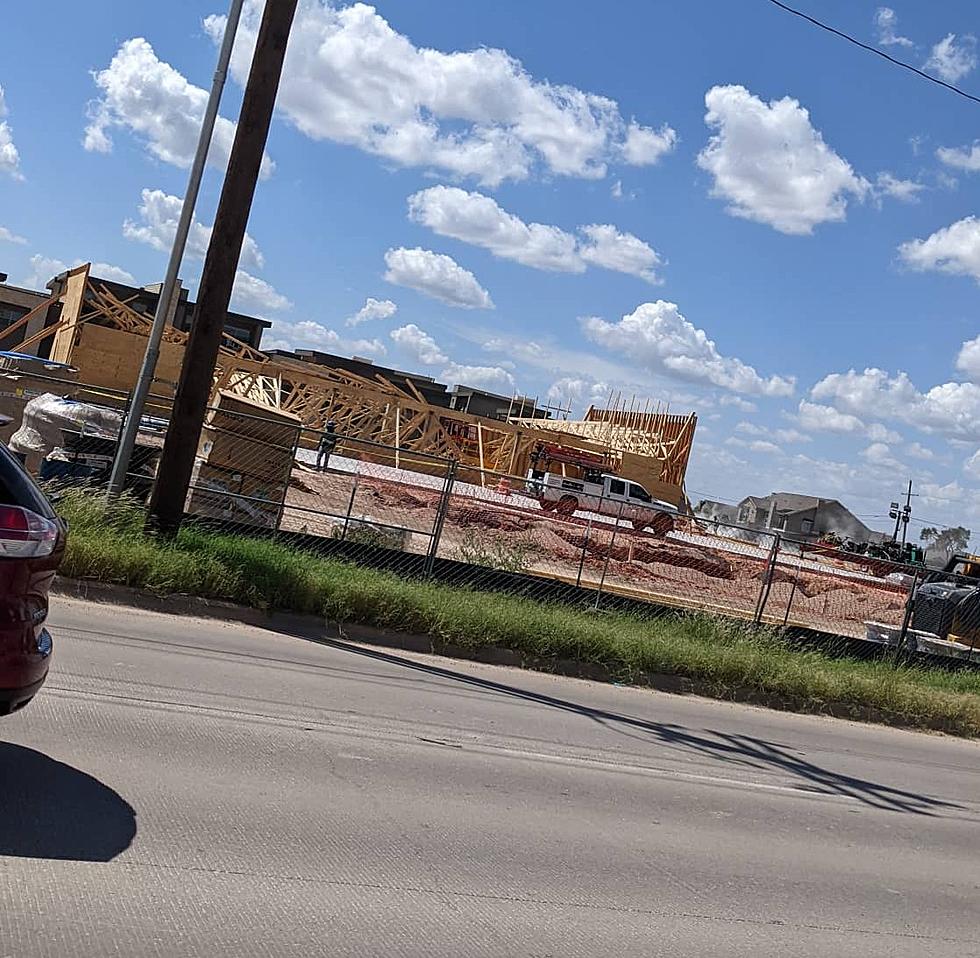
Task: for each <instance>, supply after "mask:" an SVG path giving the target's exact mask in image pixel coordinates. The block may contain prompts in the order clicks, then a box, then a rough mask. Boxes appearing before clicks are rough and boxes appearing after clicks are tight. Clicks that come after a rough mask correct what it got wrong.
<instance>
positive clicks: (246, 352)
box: [34, 266, 696, 503]
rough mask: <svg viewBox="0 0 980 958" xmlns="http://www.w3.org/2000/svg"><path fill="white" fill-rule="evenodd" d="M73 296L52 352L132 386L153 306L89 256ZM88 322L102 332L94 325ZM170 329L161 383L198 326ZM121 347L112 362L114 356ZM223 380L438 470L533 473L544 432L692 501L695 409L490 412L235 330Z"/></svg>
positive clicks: (220, 365)
mask: <svg viewBox="0 0 980 958" xmlns="http://www.w3.org/2000/svg"><path fill="white" fill-rule="evenodd" d="M62 304H63V305H62V313H61V318H60V320H59V322H58V323H57V324H56V325H55V326H52V327H49V328H48V329H47V330H44V331H43V333H42V334H40V337H41V338H44V337H45V336H52V335H53V336H54V337H55V339H54V344H53V347H52V350H53V351H52V358H53V359H54V358H57V359H58V360H59V361H61V362H70V363H71V364H72V365H74V366H76V367H77V368H78V369H79V380H80V381H81V382H89V381H92V380H93V379H95V380H97V381H98V382H99V384H100V385H104V386H111V387H112V388H116V389H121V390H129V389H132V387H133V385H134V384H135V379H136V372H137V370H138V369H139V366H140V363H141V362H142V356H143V341H145V338H146V337H147V336H148V335H149V332H150V327H151V325H152V321H151V319H150V317H148V316H144V315H142V314H140V313H137V312H136V311H135V310H134V309H132V308H131V307H130V306H129V305H128V304H127V303H125V302H123V301H121V300H119V299H117V298H116V297H115V296H114V295H113V294H112V293H111V292H110V291H109V290H108V289H107V288H106V287H104V286H101V285H98V286H96V285H94V284H93V283H92V282H91V281H90V279H89V276H88V267H87V266H86V267H78V268H77V269H75V270H71V271H70V272H69V274H68V277H67V282H66V284H65V291H64V293H63V295H62ZM88 328H92V329H98V332H94V333H91V334H89V333H88V332H86V329H88ZM88 335H91V342H89V341H88V340H87V339H86V337H87V336H88ZM37 338H38V337H34V339H37ZM163 341H164V344H165V346H164V348H163V349H162V351H161V355H162V358H161V361H160V364H159V365H158V367H157V371H156V372H157V382H156V383H155V384H154V391H156V392H159V393H164V394H169V393H172V387H173V383H174V382H175V381H176V378H177V371H176V368H179V361H178V358H177V357H178V356H180V357H182V354H183V349H184V347H185V345H186V342H187V334H186V333H184V332H182V331H180V330H177V329H174V328H173V327H170V326H168V327H166V328H165V330H164V339H163ZM114 343H118V344H119V345H118V347H117V346H116V345H115V344H114ZM96 344H98V346H97V345H96ZM168 345H169V346H171V347H173V349H168V348H167V346H168ZM100 347H101V350H100ZM55 350H57V355H55ZM100 351H101V353H102V355H101V357H100V355H99V353H100ZM124 352H131V353H135V356H134V358H133V361H132V362H125V363H124V362H121V361H115V357H117V356H118V355H119V354H121V353H124ZM164 354H165V356H164ZM110 355H111V356H112V357H114V361H112V362H110V361H109V359H108V358H106V357H108V356H110ZM110 380H111V381H110ZM168 385H169V386H170V389H169V390H167V389H166V386H168ZM222 392H224V393H228V394H234V395H237V396H240V397H246V398H247V399H249V400H250V401H251V402H253V403H257V404H259V406H260V407H262V408H264V409H265V410H272V409H275V410H280V411H282V412H284V413H289V414H292V415H293V416H295V417H296V419H297V420H298V421H299V422H300V423H302V425H303V426H305V427H307V428H308V429H310V430H319V429H322V428H323V426H324V424H325V423H326V422H327V420H329V419H333V420H335V421H336V422H337V432H338V433H340V434H341V435H342V436H348V437H353V438H358V439H364V440H368V441H370V442H373V443H378V444H380V445H387V446H394V445H396V444H397V445H398V446H399V447H400V449H401V450H404V452H405V453H416V456H415V462H414V463H412V464H409V460H408V458H407V457H406V456H405V455H403V454H402V453H401V452H400V453H399V454H398V456H397V464H399V465H402V466H408V467H410V468H414V469H420V470H423V471H429V467H428V466H427V463H428V460H427V459H426V456H432V457H439V458H442V459H455V460H457V461H458V463H459V465H460V476H461V478H463V479H466V480H469V481H481V480H482V478H483V475H482V470H489V471H494V472H499V473H504V474H507V475H516V476H521V475H524V473H525V472H526V471H527V469H528V467H529V464H530V455H531V453H532V451H533V450H534V449H535V447H536V446H537V445H538V444H539V443H554V442H556V441H559V442H561V443H562V444H564V445H569V446H574V447H575V448H577V449H581V450H584V451H587V452H592V453H595V454H597V455H601V456H604V457H605V458H606V461H607V462H608V465H609V468H610V470H611V471H619V472H621V473H622V474H624V475H627V476H629V477H630V478H633V479H635V480H636V481H639V482H642V483H643V484H644V485H645V486H646V487H647V488H648V490H649V491H650V492H651V493H652V494H653V495H655V496H657V497H658V498H663V499H667V500H668V501H671V502H674V503H680V502H682V501H683V488H682V487H683V480H684V473H685V470H686V467H687V461H688V457H689V454H690V448H691V441H692V439H693V436H694V428H695V425H696V417H695V416H693V415H691V416H687V417H683V416H668V415H666V414H662V413H660V412H656V413H638V412H635V411H626V412H621V411H618V410H602V409H595V408H592V409H590V410H589V411H588V413H587V414H586V418H585V419H584V420H580V421H577V422H576V421H567V422H565V421H560V420H558V421H555V420H541V419H521V420H512V421H510V422H500V421H497V420H491V419H484V418H482V417H478V416H473V415H470V414H468V413H463V412H458V411H456V410H451V409H446V408H444V407H441V406H433V405H430V404H429V403H427V402H425V401H424V399H423V398H422V397H421V396H420V395H419V393H418V391H417V390H405V389H400V388H399V387H397V386H395V385H394V384H393V383H391V382H389V381H388V380H386V379H384V378H382V377H380V376H379V377H376V378H375V379H368V378H365V377H362V376H358V375H356V374H354V373H350V372H347V371H346V370H340V369H331V368H329V367H324V366H317V365H314V364H312V363H306V362H303V361H301V360H295V359H290V358H286V357H270V356H268V355H266V354H265V353H262V352H259V351H258V350H256V349H253V348H251V347H250V346H248V345H246V344H245V343H242V342H241V341H239V340H237V339H235V338H234V337H232V336H228V335H227V334H226V335H225V336H224V338H223V341H222V345H221V348H220V350H219V355H218V360H217V365H216V367H215V375H214V386H213V393H212V395H213V397H214V398H215V399H216V398H217V397H218V396H219V394H221V393H222ZM212 401H214V399H213V400H212ZM300 442H301V444H302V445H304V446H307V447H312V446H314V445H315V443H316V436H315V435H314V434H313V433H312V432H306V433H304V434H303V435H302V437H301V440H300ZM363 455H364V457H365V458H372V457H374V458H377V459H378V461H383V462H385V463H386V464H392V465H394V464H396V457H395V454H394V453H392V452H391V451H390V450H383V449H377V450H374V451H371V450H367V451H365V452H364V453H363ZM389 460H390V463H389ZM444 468H445V466H444V464H442V463H439V462H438V461H436V460H435V459H433V460H432V461H431V471H433V472H441V471H443V470H444Z"/></svg>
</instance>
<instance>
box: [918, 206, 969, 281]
mask: <svg viewBox="0 0 980 958" xmlns="http://www.w3.org/2000/svg"><path fill="white" fill-rule="evenodd" d="M898 255H899V256H900V257H901V258H902V260H903V261H904V262H905V263H906V265H908V266H909V267H911V268H912V269H915V270H920V271H925V270H935V271H938V272H941V273H952V274H954V275H959V276H972V277H973V278H974V279H975V280H976V281H977V282H978V283H980V220H978V219H977V217H976V216H967V217H965V218H964V219H961V220H957V221H956V222H955V223H952V224H951V225H949V226H944V227H943V228H942V229H939V230H936V232H935V233H933V234H932V235H931V236H928V237H926V238H925V239H915V240H909V241H908V242H907V243H902V244H901V246H899V247H898Z"/></svg>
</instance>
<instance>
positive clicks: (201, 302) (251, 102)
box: [150, 0, 297, 534]
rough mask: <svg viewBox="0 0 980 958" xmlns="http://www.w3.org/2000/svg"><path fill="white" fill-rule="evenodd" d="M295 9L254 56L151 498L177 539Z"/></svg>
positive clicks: (271, 28)
mask: <svg viewBox="0 0 980 958" xmlns="http://www.w3.org/2000/svg"><path fill="white" fill-rule="evenodd" d="M296 4H297V0H267V2H266V5H265V11H264V13H263V15H262V23H261V25H260V27H259V34H258V39H257V41H256V44H255V53H254V54H253V55H252V66H251V69H250V71H249V75H248V83H247V84H246V87H245V94H244V97H243V100H242V110H241V115H240V116H239V119H238V129H237V130H236V132H235V142H234V145H233V146H232V150H231V158H230V159H229V161H228V170H227V173H226V174H225V181H224V185H223V187H222V190H221V199H220V201H219V203H218V212H217V215H216V216H215V220H214V228H213V230H212V232H211V242H210V243H209V244H208V253H207V257H206V259H205V261H204V272H203V273H202V274H201V285H200V288H199V291H198V300H197V310H196V313H195V316H194V319H193V323H192V324H191V332H190V336H189V338H188V341H187V347H186V349H185V351H184V363H183V366H182V367H181V371H180V382H179V384H178V386H177V394H176V396H175V398H174V405H173V413H172V415H171V417H170V426H169V428H168V429H167V438H166V441H165V443H164V447H163V454H162V456H161V458H160V466H159V468H158V470H157V480H156V483H155V484H154V487H153V494H152V496H151V498H150V515H151V517H152V519H153V520H154V521H155V522H156V524H157V526H158V528H159V529H160V530H161V531H163V532H165V533H171V534H172V533H175V532H176V531H177V529H179V528H180V522H181V519H182V518H183V514H184V502H185V500H186V498H187V489H188V487H189V485H190V480H191V473H192V471H193V469H194V458H195V456H196V454H197V446H198V442H199V441H200V438H201V429H202V427H203V425H204V416H205V413H206V412H207V405H208V399H209V398H210V395H211V388H212V383H213V380H214V367H215V363H216V362H217V359H218V350H219V349H220V346H221V336H222V332H223V330H224V324H225V318H226V316H227V313H228V304H229V303H230V302H231V293H232V287H233V285H234V282H235V272H236V270H237V269H238V260H239V257H240V256H241V251H242V243H243V242H244V239H245V227H246V226H247V224H248V216H249V213H250V212H251V209H252V199H253V198H254V196H255V186H256V183H257V182H258V178H259V170H260V169H261V166H262V156H263V153H264V152H265V144H266V140H267V138H268V135H269V125H270V123H271V122H272V111H273V108H274V107H275V103H276V94H277V92H278V90H279V80H280V77H281V76H282V66H283V60H284V59H285V56H286V45H287V43H288V41H289V31H290V28H291V27H292V23H293V17H294V15H295V13H296Z"/></svg>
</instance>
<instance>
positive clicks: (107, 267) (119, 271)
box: [75, 263, 137, 286]
mask: <svg viewBox="0 0 980 958" xmlns="http://www.w3.org/2000/svg"><path fill="white" fill-rule="evenodd" d="M75 265H76V266H78V265H80V264H79V263H75ZM90 275H92V276H95V277H97V278H98V279H107V280H109V281H110V282H113V283H125V284H126V285H127V286H136V285H137V283H136V277H135V276H133V274H132V273H130V272H129V270H126V269H123V268H122V267H121V266H113V265H112V264H111V263H93V264H92V269H91V270H90Z"/></svg>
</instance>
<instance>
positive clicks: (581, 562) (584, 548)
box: [575, 513, 592, 589]
mask: <svg viewBox="0 0 980 958" xmlns="http://www.w3.org/2000/svg"><path fill="white" fill-rule="evenodd" d="M591 532H592V513H589V524H588V525H587V526H586V527H585V539H584V540H583V541H582V558H581V559H580V560H579V564H578V575H577V576H576V577H575V588H576V589H578V588H580V587H581V585H582V571H583V570H584V569H585V553H586V552H588V549H589V535H590V534H591Z"/></svg>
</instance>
